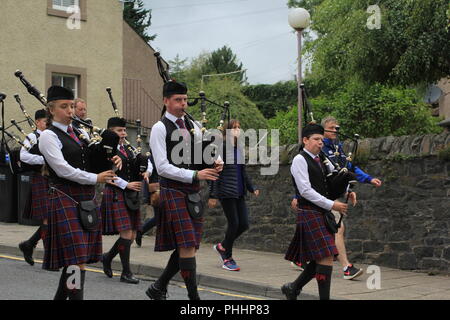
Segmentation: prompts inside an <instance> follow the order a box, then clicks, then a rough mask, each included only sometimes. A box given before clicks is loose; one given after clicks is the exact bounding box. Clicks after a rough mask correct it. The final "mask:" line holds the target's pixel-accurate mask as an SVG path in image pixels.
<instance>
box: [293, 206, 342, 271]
mask: <svg viewBox="0 0 450 320" xmlns="http://www.w3.org/2000/svg"><path fill="white" fill-rule="evenodd" d="M337 255H338V250H337V248H336V244H335V240H334V234H331V233H330V232H329V231H328V230H327V228H326V226H325V220H324V216H323V213H322V212H321V211H319V209H318V208H317V207H313V206H307V205H302V206H301V207H300V208H299V209H298V210H297V228H296V230H295V234H294V238H293V239H292V241H291V244H290V245H289V248H288V250H287V252H286V255H285V259H286V260H289V261H292V262H301V263H303V264H305V263H307V262H309V261H317V260H321V259H323V258H326V257H329V256H334V257H335V256H337Z"/></svg>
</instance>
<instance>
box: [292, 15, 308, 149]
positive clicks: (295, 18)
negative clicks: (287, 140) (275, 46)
mask: <svg viewBox="0 0 450 320" xmlns="http://www.w3.org/2000/svg"><path fill="white" fill-rule="evenodd" d="M288 22H289V25H290V26H291V27H292V28H293V29H294V30H296V31H297V42H298V70H297V90H298V142H299V143H302V122H303V121H302V113H303V112H302V109H303V108H302V107H303V98H302V90H301V88H300V85H301V84H302V58H301V56H302V32H303V30H304V29H305V28H307V27H308V26H309V23H310V15H309V12H308V11H307V10H306V9H303V8H293V9H290V10H289V15H288Z"/></svg>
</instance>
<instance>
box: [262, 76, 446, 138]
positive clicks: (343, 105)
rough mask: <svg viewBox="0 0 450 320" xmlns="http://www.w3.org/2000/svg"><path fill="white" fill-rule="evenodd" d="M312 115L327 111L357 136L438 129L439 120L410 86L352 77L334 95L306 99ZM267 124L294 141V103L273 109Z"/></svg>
mask: <svg viewBox="0 0 450 320" xmlns="http://www.w3.org/2000/svg"><path fill="white" fill-rule="evenodd" d="M310 102H311V105H312V107H313V110H314V118H315V120H317V121H320V120H321V119H323V118H324V117H325V116H327V115H332V116H334V117H335V118H336V119H338V121H339V123H340V125H341V127H342V131H343V132H344V133H346V134H349V135H353V134H355V133H358V134H360V135H361V137H366V138H376V137H383V136H390V135H393V136H402V135H412V134H426V133H439V132H441V131H442V130H441V128H439V127H438V126H437V125H436V124H437V122H438V121H439V119H437V118H433V117H432V116H431V115H430V111H429V109H428V107H427V105H426V104H425V103H423V102H422V101H421V99H420V97H419V96H418V94H417V91H416V90H414V89H406V88H404V87H388V86H384V85H380V84H376V85H372V86H370V87H367V86H365V85H364V84H361V83H358V82H356V81H352V82H350V83H348V84H347V85H346V86H345V87H344V88H343V90H342V91H340V92H339V93H337V94H335V95H334V96H319V97H315V98H312V99H310ZM269 127H270V128H280V129H281V134H280V136H281V137H280V143H281V144H283V143H296V142H297V107H296V106H295V107H292V108H290V109H289V110H288V111H284V112H283V111H281V112H277V114H276V117H274V118H273V119H269Z"/></svg>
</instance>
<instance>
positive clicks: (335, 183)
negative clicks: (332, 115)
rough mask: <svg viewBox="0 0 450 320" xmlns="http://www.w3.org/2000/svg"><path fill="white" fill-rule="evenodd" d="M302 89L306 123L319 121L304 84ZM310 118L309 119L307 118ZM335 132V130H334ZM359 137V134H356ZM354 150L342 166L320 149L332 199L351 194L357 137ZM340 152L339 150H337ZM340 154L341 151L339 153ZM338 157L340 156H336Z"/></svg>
mask: <svg viewBox="0 0 450 320" xmlns="http://www.w3.org/2000/svg"><path fill="white" fill-rule="evenodd" d="M300 90H301V94H302V98H303V99H302V101H303V111H304V117H303V119H305V125H307V124H310V123H317V122H316V120H314V114H313V112H312V108H311V105H310V103H309V101H308V96H307V92H306V88H305V85H304V84H301V85H300ZM308 118H309V121H308V120H307V119H308ZM333 132H334V131H333ZM337 134H338V136H339V134H341V133H340V132H339V130H338V131H337ZM356 136H357V137H359V136H358V135H356ZM354 141H355V144H354V148H355V149H354V150H353V153H352V152H350V153H349V156H348V157H347V158H346V162H345V165H344V166H341V165H340V164H339V162H338V161H333V160H332V159H330V157H329V156H328V155H327V154H326V153H325V152H323V150H321V151H320V154H319V158H320V159H321V161H322V164H323V167H324V168H325V175H326V180H327V184H328V198H329V199H331V200H336V199H338V198H340V197H342V196H343V195H344V194H345V193H346V192H348V194H350V191H351V188H352V187H353V186H354V185H355V184H356V182H357V180H356V174H355V173H354V172H352V171H350V170H349V169H348V163H349V162H351V161H352V157H351V156H352V154H355V153H356V149H357V145H358V140H357V138H356V139H354ZM334 144H335V146H336V151H337V150H338V146H339V140H337V141H335V142H334ZM337 152H338V151H337ZM335 155H336V154H335ZM338 155H340V153H338ZM335 158H336V159H337V158H338V157H335ZM347 202H348V195H347Z"/></svg>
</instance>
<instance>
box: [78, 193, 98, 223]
mask: <svg viewBox="0 0 450 320" xmlns="http://www.w3.org/2000/svg"><path fill="white" fill-rule="evenodd" d="M78 213H79V218H80V223H81V226H82V227H83V229H84V230H86V231H96V230H97V228H98V224H99V218H98V211H97V204H96V203H95V201H94V200H89V201H80V202H79V203H78Z"/></svg>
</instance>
